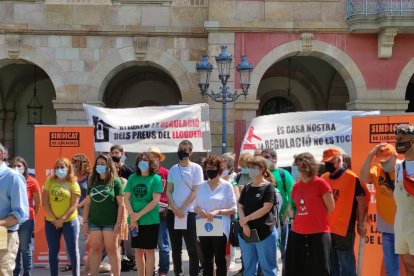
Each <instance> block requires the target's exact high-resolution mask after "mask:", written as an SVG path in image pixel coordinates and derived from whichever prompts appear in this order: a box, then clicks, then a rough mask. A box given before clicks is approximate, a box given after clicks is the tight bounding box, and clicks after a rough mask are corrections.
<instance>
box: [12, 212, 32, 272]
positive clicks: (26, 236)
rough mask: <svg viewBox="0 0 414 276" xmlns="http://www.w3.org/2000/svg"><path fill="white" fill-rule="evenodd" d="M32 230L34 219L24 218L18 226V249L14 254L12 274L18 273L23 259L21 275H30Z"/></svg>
mask: <svg viewBox="0 0 414 276" xmlns="http://www.w3.org/2000/svg"><path fill="white" fill-rule="evenodd" d="M33 231H34V220H26V221H25V222H23V223H22V224H21V225H20V227H19V231H18V233H19V240H20V244H19V251H17V256H16V267H15V268H14V271H13V275H14V276H18V275H20V271H21V270H22V261H23V276H30V275H32V271H31V270H32V235H33Z"/></svg>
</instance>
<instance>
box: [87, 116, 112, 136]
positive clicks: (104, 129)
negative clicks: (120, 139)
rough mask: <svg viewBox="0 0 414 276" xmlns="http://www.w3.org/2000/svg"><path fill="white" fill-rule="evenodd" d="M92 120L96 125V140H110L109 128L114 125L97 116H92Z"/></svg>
mask: <svg viewBox="0 0 414 276" xmlns="http://www.w3.org/2000/svg"><path fill="white" fill-rule="evenodd" d="M92 120H93V124H94V125H95V142H109V128H114V127H113V126H111V125H109V124H107V123H105V122H104V121H103V120H102V119H100V118H99V117H97V116H92Z"/></svg>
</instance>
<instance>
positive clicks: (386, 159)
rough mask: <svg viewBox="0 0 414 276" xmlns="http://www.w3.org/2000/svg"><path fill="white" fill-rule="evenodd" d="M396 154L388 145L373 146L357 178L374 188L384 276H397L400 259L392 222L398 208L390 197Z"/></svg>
mask: <svg viewBox="0 0 414 276" xmlns="http://www.w3.org/2000/svg"><path fill="white" fill-rule="evenodd" d="M396 162H397V151H396V150H395V147H394V146H393V145H391V144H387V143H381V144H378V145H376V146H375V147H374V148H373V149H372V150H371V151H370V152H369V153H368V156H367V159H366V160H365V162H364V164H363V166H362V168H361V172H360V178H361V180H362V181H364V182H365V183H372V184H374V186H375V191H376V192H375V197H376V206H377V219H376V222H377V230H378V231H380V232H381V233H382V251H383V255H384V264H385V270H386V273H387V276H399V275H400V262H399V257H398V255H397V254H395V252H394V246H395V235H394V219H395V212H396V210H397V205H396V204H395V199H394V196H393V191H394V180H395V164H396Z"/></svg>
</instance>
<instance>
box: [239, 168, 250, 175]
mask: <svg viewBox="0 0 414 276" xmlns="http://www.w3.org/2000/svg"><path fill="white" fill-rule="evenodd" d="M241 173H242V174H249V168H248V167H243V168H241Z"/></svg>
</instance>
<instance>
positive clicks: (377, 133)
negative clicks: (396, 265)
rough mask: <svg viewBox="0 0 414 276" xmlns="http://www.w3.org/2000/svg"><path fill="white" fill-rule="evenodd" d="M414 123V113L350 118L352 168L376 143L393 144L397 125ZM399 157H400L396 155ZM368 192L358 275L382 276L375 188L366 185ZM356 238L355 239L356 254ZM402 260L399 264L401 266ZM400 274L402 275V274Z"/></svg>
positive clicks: (382, 267)
mask: <svg viewBox="0 0 414 276" xmlns="http://www.w3.org/2000/svg"><path fill="white" fill-rule="evenodd" d="M403 123H406V124H407V123H408V124H414V116H413V115H393V116H364V117H353V118H352V170H353V171H354V172H356V173H357V174H359V171H360V170H361V167H362V165H363V163H364V161H365V159H366V158H367V155H368V153H369V152H370V151H371V150H372V149H373V148H374V147H375V146H376V145H377V144H379V143H381V142H388V143H392V144H394V143H395V135H394V131H395V128H396V127H397V126H398V125H399V124H403ZM399 158H402V156H399ZM367 187H368V190H369V191H370V193H371V200H370V204H369V209H368V220H369V221H368V224H367V235H366V237H365V247H364V253H363V266H362V274H361V275H364V276H365V275H370V276H377V275H378V276H385V275H386V273H385V268H384V261H383V254H382V247H381V245H382V240H381V233H379V232H378V231H377V224H376V213H377V210H376V204H375V187H374V185H373V184H369V183H368V184H367ZM358 247H359V238H357V239H356V241H355V251H356V256H358V250H359V249H358ZM402 266H403V265H402V263H401V262H400V267H401V270H403V269H402ZM401 275H405V273H403V271H402V274H401Z"/></svg>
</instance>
